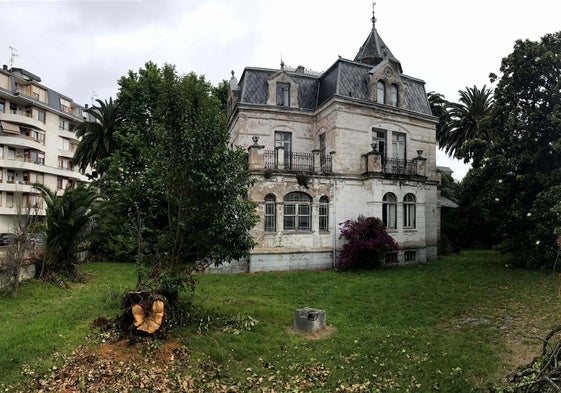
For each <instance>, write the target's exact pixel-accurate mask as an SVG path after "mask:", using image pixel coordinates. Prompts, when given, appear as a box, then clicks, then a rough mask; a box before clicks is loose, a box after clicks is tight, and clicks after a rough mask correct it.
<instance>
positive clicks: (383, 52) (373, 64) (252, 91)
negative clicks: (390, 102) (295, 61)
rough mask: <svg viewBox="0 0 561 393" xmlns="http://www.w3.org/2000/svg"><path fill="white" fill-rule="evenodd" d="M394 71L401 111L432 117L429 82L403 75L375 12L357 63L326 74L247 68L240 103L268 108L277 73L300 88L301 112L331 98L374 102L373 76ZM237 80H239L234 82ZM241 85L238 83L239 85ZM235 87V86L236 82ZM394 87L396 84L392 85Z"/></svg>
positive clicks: (341, 64)
mask: <svg viewBox="0 0 561 393" xmlns="http://www.w3.org/2000/svg"><path fill="white" fill-rule="evenodd" d="M388 66H389V67H390V68H391V69H392V70H393V71H392V74H393V73H395V74H396V75H397V78H398V80H399V81H400V82H401V84H402V86H403V90H402V91H401V92H400V94H401V95H402V97H401V98H400V102H401V105H400V108H402V109H406V110H409V111H413V112H417V113H421V114H425V115H431V110H430V106H429V103H428V100H427V96H426V92H425V82H424V81H422V80H420V79H416V78H413V77H410V76H407V75H405V74H403V71H402V68H401V63H400V62H399V60H397V59H396V58H395V56H394V55H393V54H392V52H391V51H390V49H389V48H388V47H387V46H386V44H385V43H384V41H383V40H382V38H381V37H380V35H379V34H378V31H377V30H376V18H375V16H374V10H373V12H372V30H371V31H370V34H369V35H368V37H367V38H366V41H364V44H363V45H362V46H361V48H360V50H359V52H358V53H357V55H356V56H355V59H354V61H351V60H347V59H343V58H341V57H339V59H338V60H337V61H336V62H335V63H333V65H332V66H331V67H329V69H328V70H327V71H325V72H323V73H310V72H307V70H305V69H304V68H303V67H302V66H299V67H298V68H296V69H290V68H287V67H284V63H283V64H282V65H281V69H280V70H279V69H266V68H255V67H247V68H246V69H245V70H244V72H243V74H242V77H241V78H240V81H239V85H238V86H239V90H240V95H239V101H238V102H239V103H241V104H261V105H266V104H267V95H268V91H269V90H268V81H269V78H270V77H271V76H272V75H273V74H276V73H279V72H286V73H287V74H288V75H289V76H290V78H292V79H293V80H294V81H295V82H296V83H297V84H298V104H299V108H300V109H308V110H315V109H317V108H319V107H321V106H322V105H323V104H324V103H326V102H327V101H328V100H329V99H330V98H331V97H333V96H339V97H346V98H349V99H352V100H366V101H368V102H372V100H371V97H372V96H373V95H372V94H371V91H370V90H371V89H373V88H375V86H374V87H373V86H371V76H370V74H375V73H376V72H378V71H379V70H380V69H381V68H384V69H385V67H388ZM234 79H235V78H234ZM235 82H236V83H237V80H236V81H235ZM232 83H234V82H232ZM391 83H393V82H391Z"/></svg>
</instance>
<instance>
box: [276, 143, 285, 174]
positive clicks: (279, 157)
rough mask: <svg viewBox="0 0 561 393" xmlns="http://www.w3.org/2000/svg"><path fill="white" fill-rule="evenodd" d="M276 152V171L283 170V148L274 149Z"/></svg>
mask: <svg viewBox="0 0 561 393" xmlns="http://www.w3.org/2000/svg"><path fill="white" fill-rule="evenodd" d="M275 151H276V152H277V169H280V170H284V146H277V147H275Z"/></svg>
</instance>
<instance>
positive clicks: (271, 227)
mask: <svg viewBox="0 0 561 393" xmlns="http://www.w3.org/2000/svg"><path fill="white" fill-rule="evenodd" d="M264 219H265V232H275V231H276V230H277V198H276V197H275V196H274V195H273V194H268V195H267V196H266V197H265V214H264Z"/></svg>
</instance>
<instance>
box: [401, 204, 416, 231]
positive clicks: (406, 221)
mask: <svg viewBox="0 0 561 393" xmlns="http://www.w3.org/2000/svg"><path fill="white" fill-rule="evenodd" d="M403 227H404V228H415V205H411V204H406V205H403Z"/></svg>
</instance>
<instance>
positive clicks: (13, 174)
mask: <svg viewBox="0 0 561 393" xmlns="http://www.w3.org/2000/svg"><path fill="white" fill-rule="evenodd" d="M7 175H8V180H7V182H8V183H15V182H16V172H14V171H12V170H10V169H8V172H7Z"/></svg>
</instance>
